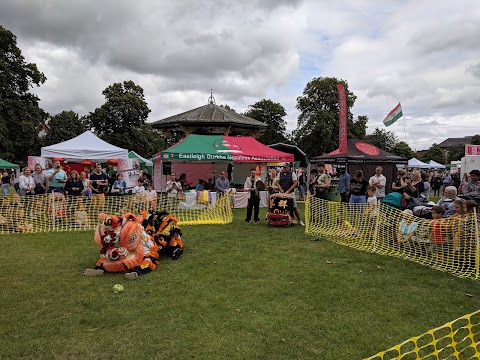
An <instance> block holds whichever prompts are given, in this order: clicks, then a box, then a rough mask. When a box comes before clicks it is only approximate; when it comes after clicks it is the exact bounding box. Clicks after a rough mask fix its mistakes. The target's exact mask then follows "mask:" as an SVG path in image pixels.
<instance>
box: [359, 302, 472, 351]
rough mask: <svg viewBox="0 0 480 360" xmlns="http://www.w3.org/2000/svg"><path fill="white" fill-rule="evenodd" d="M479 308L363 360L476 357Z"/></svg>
mask: <svg viewBox="0 0 480 360" xmlns="http://www.w3.org/2000/svg"><path fill="white" fill-rule="evenodd" d="M479 340H480V311H476V312H474V313H472V314H468V315H465V316H462V317H461V318H458V319H456V320H454V321H452V322H449V323H446V324H445V325H443V326H440V327H438V328H436V329H432V330H429V331H427V332H426V333H425V334H422V335H420V336H416V337H413V338H411V339H408V340H406V341H404V342H403V343H401V344H398V345H396V346H394V347H392V348H390V349H388V350H385V351H382V352H379V353H378V354H377V355H374V356H372V357H369V358H367V359H366V360H390V359H402V360H407V359H424V360H434V359H435V360H436V359H478V358H480V344H479Z"/></svg>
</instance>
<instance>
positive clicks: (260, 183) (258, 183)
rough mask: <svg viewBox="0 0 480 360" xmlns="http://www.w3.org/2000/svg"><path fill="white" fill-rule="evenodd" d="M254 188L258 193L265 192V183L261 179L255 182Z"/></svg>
mask: <svg viewBox="0 0 480 360" xmlns="http://www.w3.org/2000/svg"><path fill="white" fill-rule="evenodd" d="M253 187H254V188H255V189H257V191H263V190H265V188H266V186H265V183H264V182H263V181H262V180H261V179H257V180H255V183H254V185H253Z"/></svg>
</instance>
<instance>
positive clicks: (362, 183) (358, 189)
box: [350, 170, 368, 204]
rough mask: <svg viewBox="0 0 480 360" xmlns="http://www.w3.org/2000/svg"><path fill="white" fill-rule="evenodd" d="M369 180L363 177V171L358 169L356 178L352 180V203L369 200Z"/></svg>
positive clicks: (362, 202) (361, 202)
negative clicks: (367, 194)
mask: <svg viewBox="0 0 480 360" xmlns="http://www.w3.org/2000/svg"><path fill="white" fill-rule="evenodd" d="M367 186H368V181H367V180H365V179H364V178H363V171H362V170H357V171H356V172H355V178H354V179H351V180H350V204H364V203H365V202H366V201H367V198H366V197H365V194H366V192H367Z"/></svg>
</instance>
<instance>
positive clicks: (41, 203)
mask: <svg viewBox="0 0 480 360" xmlns="http://www.w3.org/2000/svg"><path fill="white" fill-rule="evenodd" d="M186 200H187V199H185V198H183V199H182V198H167V197H165V196H161V195H160V196H157V197H156V198H155V199H146V198H145V197H144V196H138V195H125V196H106V197H104V196H92V198H87V197H75V196H72V197H68V198H67V197H65V196H63V195H61V194H58V193H57V194H47V195H34V196H25V197H20V196H19V195H17V194H15V195H11V196H5V197H2V198H1V199H0V234H8V233H14V232H33V233H35V232H46V231H72V230H87V229H94V228H95V226H96V225H97V223H98V214H99V213H102V212H103V213H107V214H112V215H121V214H124V213H126V212H131V213H135V214H140V213H141V211H142V210H154V211H164V210H165V211H168V212H169V213H171V214H172V215H174V216H175V217H177V218H178V219H179V220H180V222H179V224H180V225H186V224H190V225H194V224H226V223H231V222H232V220H233V215H232V209H231V203H230V199H229V197H228V196H220V197H218V198H217V199H216V201H215V203H214V204H212V201H211V199H209V198H208V197H202V198H201V199H198V198H197V197H195V198H193V199H189V200H188V202H187V201H186Z"/></svg>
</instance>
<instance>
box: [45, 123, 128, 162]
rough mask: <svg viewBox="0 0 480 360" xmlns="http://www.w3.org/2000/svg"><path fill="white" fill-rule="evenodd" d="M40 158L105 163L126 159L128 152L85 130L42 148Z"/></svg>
mask: <svg viewBox="0 0 480 360" xmlns="http://www.w3.org/2000/svg"><path fill="white" fill-rule="evenodd" d="M41 156H42V157H45V158H55V157H62V158H64V159H65V160H66V161H82V160H91V161H101V162H105V161H107V160H110V159H127V158H128V150H127V149H122V148H119V147H117V146H114V145H111V144H109V143H107V142H106V141H103V140H102V139H99V138H98V137H97V136H95V134H93V133H92V132H91V131H88V130H87V131H85V132H84V133H83V134H81V135H78V136H77V137H74V138H73V139H70V140H67V141H64V142H61V143H59V144H55V145H50V146H44V147H42V152H41Z"/></svg>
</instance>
